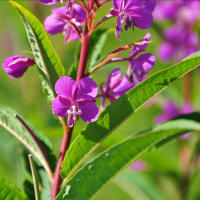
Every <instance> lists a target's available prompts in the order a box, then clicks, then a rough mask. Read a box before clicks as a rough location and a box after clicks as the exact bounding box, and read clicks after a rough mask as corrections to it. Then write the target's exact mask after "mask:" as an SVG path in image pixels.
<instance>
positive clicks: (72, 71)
mask: <svg viewBox="0 0 200 200" xmlns="http://www.w3.org/2000/svg"><path fill="white" fill-rule="evenodd" d="M80 53H81V45H80V44H79V45H78V46H77V48H76V51H75V54H74V64H73V65H72V66H71V68H70V71H69V76H70V77H71V78H73V79H74V80H76V76H77V72H78V64H79V58H80Z"/></svg>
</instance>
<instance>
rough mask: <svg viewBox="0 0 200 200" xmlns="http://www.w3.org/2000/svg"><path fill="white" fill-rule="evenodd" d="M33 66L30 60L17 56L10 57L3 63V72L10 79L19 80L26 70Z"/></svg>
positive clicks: (33, 62)
mask: <svg viewBox="0 0 200 200" xmlns="http://www.w3.org/2000/svg"><path fill="white" fill-rule="evenodd" d="M34 64H35V61H34V60H33V59H32V58H27V57H23V56H19V55H15V56H11V57H8V58H6V59H5V60H4V61H3V70H4V71H5V72H6V73H7V74H8V76H10V77H11V78H20V77H22V76H23V74H24V73H25V72H26V70H27V69H28V68H29V67H30V66H32V65H34Z"/></svg>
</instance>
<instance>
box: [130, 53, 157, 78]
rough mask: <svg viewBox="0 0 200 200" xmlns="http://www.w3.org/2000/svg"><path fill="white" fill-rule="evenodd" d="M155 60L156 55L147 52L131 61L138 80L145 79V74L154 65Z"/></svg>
mask: <svg viewBox="0 0 200 200" xmlns="http://www.w3.org/2000/svg"><path fill="white" fill-rule="evenodd" d="M155 62H156V58H155V56H154V55H152V54H150V53H147V54H143V55H141V56H139V57H138V58H136V59H135V60H134V61H133V62H132V63H131V67H132V68H133V73H134V74H135V75H136V77H137V79H138V81H142V80H143V76H144V75H145V74H146V73H148V71H150V70H151V69H152V68H153V67H154V65H155Z"/></svg>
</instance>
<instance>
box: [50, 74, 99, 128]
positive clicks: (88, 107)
mask: <svg viewBox="0 0 200 200" xmlns="http://www.w3.org/2000/svg"><path fill="white" fill-rule="evenodd" d="M97 90H98V87H97V84H96V83H95V82H94V81H93V80H92V79H91V78H88V77H85V78H83V79H81V80H80V81H79V82H78V83H77V82H75V81H74V80H73V79H72V78H70V77H68V76H63V77H61V78H60V79H59V80H58V81H57V82H56V85H55V91H56V93H57V95H58V96H57V97H56V98H55V99H54V100H53V101H52V108H53V112H54V113H55V115H57V116H60V117H66V116H67V115H68V126H69V127H72V126H73V125H74V122H75V121H76V120H77V118H78V116H79V115H80V117H81V118H82V119H83V120H84V121H86V122H94V121H96V120H97V119H98V115H99V109H98V107H97V106H96V104H95V97H96V95H97Z"/></svg>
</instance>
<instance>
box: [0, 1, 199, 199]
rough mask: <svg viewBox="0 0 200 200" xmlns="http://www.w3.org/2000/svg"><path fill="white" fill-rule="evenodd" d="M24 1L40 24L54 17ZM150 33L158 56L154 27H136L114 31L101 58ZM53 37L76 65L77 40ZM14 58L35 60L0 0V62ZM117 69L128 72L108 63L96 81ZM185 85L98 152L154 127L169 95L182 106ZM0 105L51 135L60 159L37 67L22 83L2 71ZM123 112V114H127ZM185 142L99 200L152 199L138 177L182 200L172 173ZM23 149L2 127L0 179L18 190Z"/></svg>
mask: <svg viewBox="0 0 200 200" xmlns="http://www.w3.org/2000/svg"><path fill="white" fill-rule="evenodd" d="M20 3H22V4H23V5H24V6H25V7H26V8H29V9H30V10H31V11H32V12H33V13H34V14H35V15H36V16H37V17H38V18H39V19H40V20H41V21H44V19H45V17H46V16H47V15H49V14H50V10H51V7H48V6H44V5H41V4H40V3H38V1H37V0H32V1H29V0H26V1H20ZM110 7H111V4H110V3H108V4H107V5H105V6H104V7H102V8H101V9H100V10H99V11H98V12H97V19H99V18H100V17H101V16H103V15H105V14H106V13H108V12H109V8H110ZM115 23H116V19H112V20H110V21H108V22H105V23H104V24H103V25H102V27H108V28H110V27H113V28H114V26H115ZM149 31H150V32H151V33H152V43H150V45H149V46H150V47H149V48H148V50H147V51H149V52H152V53H155V54H156V49H157V47H158V45H159V43H160V41H161V38H160V36H159V35H158V34H156V32H155V31H154V29H153V28H152V29H150V30H144V31H141V30H138V29H137V28H136V29H135V30H134V31H132V30H129V31H128V32H124V33H122V34H121V41H118V40H117V39H116V38H115V36H114V31H112V33H111V34H110V35H109V38H108V39H107V42H106V45H105V48H104V51H103V52H102V58H103V57H104V56H105V55H106V54H108V53H109V52H110V51H112V50H114V49H115V48H116V47H118V46H119V45H123V44H127V43H131V42H136V41H138V40H140V39H141V38H142V37H143V36H144V35H145V33H147V32H149ZM49 37H50V39H51V40H52V42H53V44H54V46H55V48H56V50H57V51H58V54H59V55H60V57H61V59H62V61H63V63H64V65H65V68H66V71H68V70H69V68H70V66H71V65H72V63H73V59H74V56H73V55H74V52H75V49H76V47H77V45H78V44H79V42H78V41H75V42H71V43H69V44H67V45H66V44H64V37H63V35H62V34H58V35H55V36H49ZM15 54H19V55H24V56H31V57H32V56H33V55H32V53H31V50H30V46H29V43H28V40H27V37H26V33H25V30H24V27H23V23H22V21H21V19H20V17H19V15H18V14H17V12H16V10H15V9H13V8H12V7H11V6H10V5H9V2H8V1H7V0H0V62H1V63H2V62H3V60H4V59H5V58H6V57H8V56H12V55H15ZM126 55H127V53H124V56H126ZM156 56H157V55H156ZM168 65H169V63H168V64H163V63H161V62H159V60H158V62H157V64H156V66H155V68H154V70H153V71H152V72H151V73H154V72H155V71H158V70H159V69H162V68H165V67H166V66H168ZM116 67H121V69H122V71H123V72H125V70H126V68H127V63H115V64H110V65H106V66H105V67H104V68H103V69H101V70H99V71H98V72H97V73H96V74H95V75H94V76H93V78H94V79H95V80H96V81H97V82H98V83H101V82H105V81H106V77H107V76H108V74H109V72H111V70H112V69H114V68H116ZM192 76H193V89H192V99H193V106H194V107H195V109H197V110H198V108H199V107H200V106H199V105H200V101H199V91H198V87H196V85H198V84H199V79H198V76H199V74H198V72H193V73H192ZM181 85H182V81H181V80H180V81H177V82H176V83H175V84H173V85H172V86H170V87H169V89H167V90H166V91H165V92H163V93H162V95H160V96H159V97H157V98H156V100H155V102H154V103H153V104H151V105H148V106H145V107H144V108H142V109H141V110H140V111H138V112H137V113H136V114H134V115H133V116H131V117H130V118H129V119H128V120H127V121H126V122H125V123H124V124H122V125H121V126H120V127H118V128H117V129H116V130H115V131H114V132H113V134H112V135H111V136H109V137H108V139H106V141H105V142H104V143H103V144H102V145H101V148H100V150H102V149H104V148H105V147H108V146H110V144H111V143H113V142H115V138H118V137H122V139H123V138H125V137H127V136H128V135H130V134H133V133H135V132H136V131H138V130H141V129H143V128H145V127H149V126H151V125H152V124H153V123H154V120H155V117H156V115H158V114H159V113H160V112H161V109H160V107H161V105H162V104H163V102H164V99H165V97H167V98H170V99H173V100H174V101H175V102H176V103H177V104H178V105H181V103H182V93H183V89H182V87H181ZM0 104H4V105H6V106H9V107H11V108H13V109H15V110H16V111H17V112H18V113H20V114H21V115H22V116H24V118H26V119H27V120H29V121H30V122H31V123H32V124H33V125H35V127H37V128H38V129H39V130H40V131H41V132H43V133H44V134H45V135H46V136H48V137H49V139H50V140H51V141H52V143H53V145H54V149H55V153H56V155H57V154H58V150H59V144H60V141H61V137H62V129H61V126H60V124H59V122H58V121H57V120H56V119H54V117H53V116H52V114H51V107H50V105H49V104H48V103H47V100H46V97H45V95H44V94H43V92H42V89H41V86H40V80H39V76H38V73H37V70H36V67H35V66H34V67H31V68H29V70H28V72H26V74H25V75H24V77H23V78H21V79H11V78H9V77H8V76H7V74H5V73H4V72H3V70H2V68H0ZM121 112H123V110H122V111H121ZM119 114H120V113H119ZM85 125H86V124H85V123H83V122H79V123H78V127H76V128H75V133H74V135H76V134H78V132H79V130H80V129H81V128H82V127H84V126H85ZM193 140H195V137H193V136H192V138H189V139H188V140H187V143H188V145H191V144H193ZM183 143H186V142H185V141H184V142H178V144H177V142H173V143H170V144H168V145H166V146H165V147H163V148H162V149H160V150H159V151H156V152H155V153H151V154H149V157H148V158H146V162H148V163H149V164H148V167H147V169H146V170H144V172H137V173H136V172H132V171H130V170H129V171H126V172H123V173H122V174H120V175H119V176H117V177H116V178H115V179H113V180H112V181H111V182H110V183H109V184H108V185H107V187H105V188H104V189H103V190H102V192H101V193H100V194H99V195H98V197H97V199H105V198H106V199H108V198H111V199H115V200H118V199H119V200H122V199H123V200H126V199H127V200H130V199H139V200H140V199H141V200H143V199H149V198H148V197H147V196H145V193H144V192H142V191H141V190H140V187H138V184H136V183H137V182H138V181H141V180H143V179H142V178H140V177H143V176H144V177H146V179H148V180H150V181H151V182H152V184H153V185H154V186H155V187H156V188H158V187H159V185H161V186H163V187H161V188H162V189H161V190H159V191H160V193H162V195H163V196H165V197H166V198H164V199H173V200H175V199H180V196H179V194H178V190H179V189H178V188H177V186H176V183H174V180H173V178H171V176H169V174H170V173H172V174H176V175H177V174H180V164H179V163H180V159H179V146H180V145H183ZM22 150H23V148H22V146H21V144H20V143H19V142H18V141H17V140H16V139H15V138H13V137H12V136H10V135H9V134H8V133H7V132H6V131H4V130H3V129H1V128H0V176H2V177H4V178H5V179H7V180H8V181H9V182H11V183H14V184H16V185H17V186H18V187H19V188H21V187H22V183H23V180H24V178H25V177H27V176H28V175H27V173H26V172H25V170H24V164H23V159H22V156H21V154H22ZM119 156H120V155H119ZM166 160H167V162H166ZM126 173H129V174H126ZM126 176H128V177H129V178H130V177H131V176H133V177H132V178H133V179H130V180H129V181H127V178H126ZM175 182H176V181H175ZM156 183H157V184H156ZM124 188H125V189H124ZM127 190H128V191H127ZM162 195H161V196H162Z"/></svg>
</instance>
